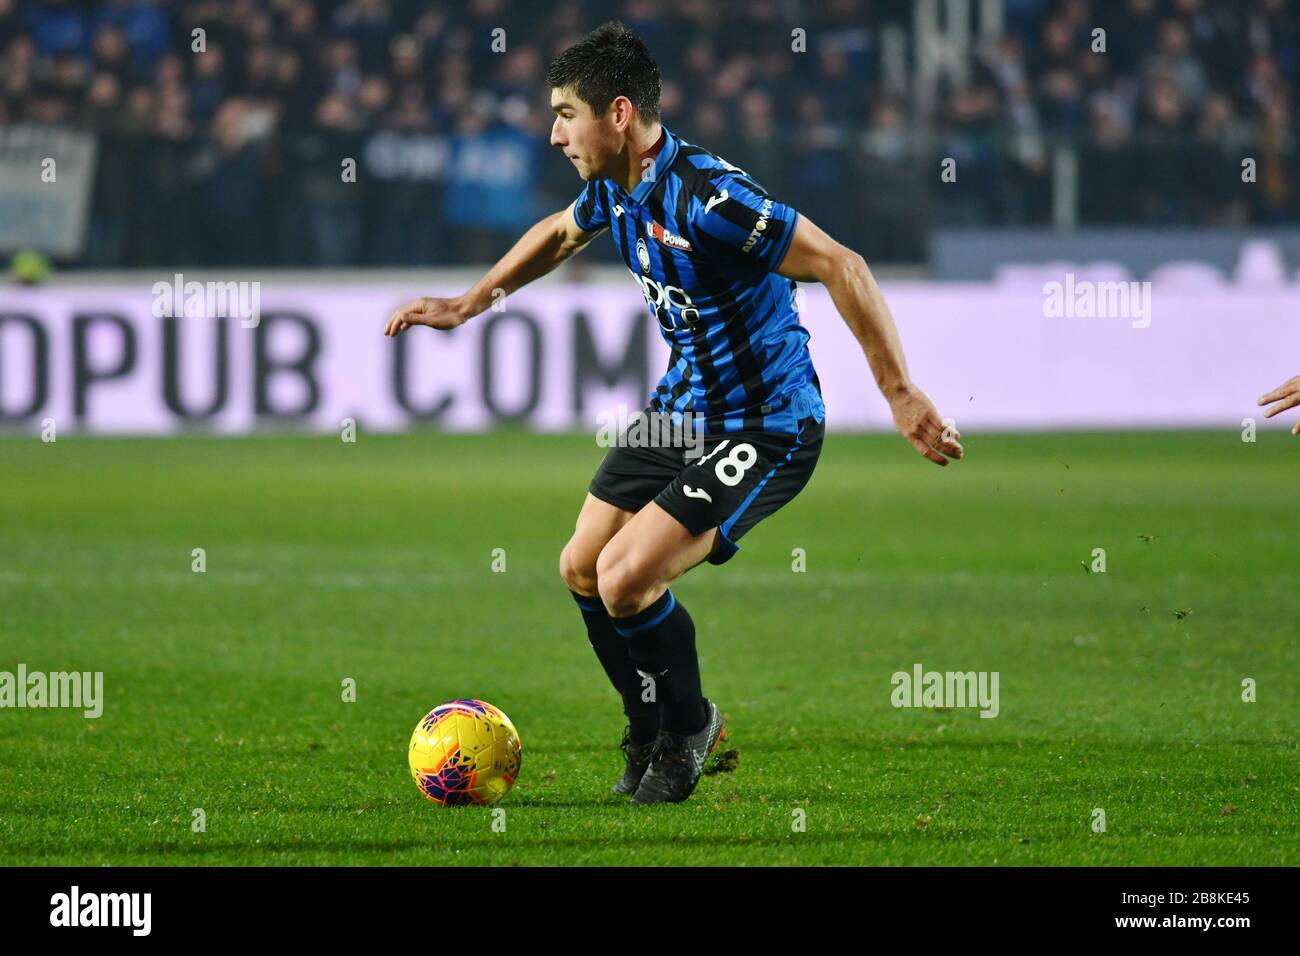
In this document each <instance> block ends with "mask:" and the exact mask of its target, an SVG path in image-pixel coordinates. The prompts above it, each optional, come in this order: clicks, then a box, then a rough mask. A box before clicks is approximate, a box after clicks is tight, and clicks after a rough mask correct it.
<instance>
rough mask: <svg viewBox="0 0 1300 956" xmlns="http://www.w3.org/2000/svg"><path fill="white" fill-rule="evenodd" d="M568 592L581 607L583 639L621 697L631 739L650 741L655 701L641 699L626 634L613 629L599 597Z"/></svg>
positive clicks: (656, 709) (656, 707) (639, 681)
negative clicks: (629, 727)
mask: <svg viewBox="0 0 1300 956" xmlns="http://www.w3.org/2000/svg"><path fill="white" fill-rule="evenodd" d="M569 593H570V594H572V595H573V600H574V601H576V602H577V604H578V608H579V609H580V610H581V611H582V619H583V620H584V621H585V622H586V623H587V640H588V642H589V643H590V644H591V647H592V650H594V651H595V652H596V657H597V658H599V659H600V666H601V667H603V668H605V675H606V676H607V677H608V678H609V682H610V683H611V684H613V685H614V689H615V690H616V691H618V692H619V694H620V695H621V696H622V698H623V713H624V714H626V715H627V722H628V724H629V725H631V728H632V731H631V734H632V742H633V743H634V744H646V743H650V742H651V741H652V740H654V739H655V735H656V734H658V733H659V705H658V704H657V703H656V702H655V701H654V700H649V701H646V700H642V699H641V695H642V693H643V691H644V686H643V684H642V677H641V675H640V674H639V673H637V669H636V665H635V664H633V663H632V658H631V656H630V655H629V654H628V646H627V638H625V637H623V636H622V635H621V634H619V633H618V631H616V630H614V622H613V620H612V619H611V618H610V616H609V613H608V612H607V611H606V610H605V605H604V603H603V602H602V601H601V600H600V598H589V597H584V596H583V595H581V594H579V593H578V592H577V591H570V592H569Z"/></svg>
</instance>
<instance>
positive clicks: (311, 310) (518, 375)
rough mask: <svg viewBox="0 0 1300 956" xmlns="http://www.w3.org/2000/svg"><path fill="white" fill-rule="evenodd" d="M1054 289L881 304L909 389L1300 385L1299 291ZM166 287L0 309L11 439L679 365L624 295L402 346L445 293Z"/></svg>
mask: <svg viewBox="0 0 1300 956" xmlns="http://www.w3.org/2000/svg"><path fill="white" fill-rule="evenodd" d="M1064 278H1065V281H1063V282H1061V283H1056V284H1054V283H1047V284H1044V285H1042V286H1040V285H1038V284H1037V283H1034V284H1024V285H1014V284H1011V285H1008V284H1002V285H995V284H991V283H980V284H939V283H913V282H898V283H891V284H888V285H887V286H886V288H885V292H886V296H887V298H888V300H889V302H890V305H891V307H892V309H893V312H894V316H895V318H896V320H897V323H898V326H899V329H900V333H901V335H902V339H903V343H904V346H905V348H906V352H907V356H908V362H909V365H910V369H911V373H912V376H913V378H914V379H915V381H916V382H917V383H918V384H920V385H921V386H922V387H923V388H924V389H926V391H928V392H929V393H930V395H931V396H932V397H933V398H934V399H935V401H936V403H937V404H938V405H939V407H940V410H941V411H942V412H943V414H944V415H946V416H951V417H952V418H953V419H954V420H955V422H956V424H957V426H958V427H959V428H961V429H963V430H969V429H984V430H994V429H999V430H1003V429H1005V430H1023V429H1033V430H1039V429H1054V428H1164V427H1211V428H1224V429H1239V428H1240V427H1241V422H1242V419H1243V418H1247V417H1254V418H1256V419H1258V421H1259V423H1260V425H1261V426H1262V425H1263V424H1264V421H1263V419H1262V417H1261V416H1260V414H1259V409H1258V408H1257V407H1256V406H1255V399H1256V397H1257V396H1259V395H1260V394H1261V393H1263V392H1264V391H1267V390H1268V389H1271V388H1272V387H1274V386H1275V385H1277V384H1279V383H1281V382H1282V381H1284V380H1285V379H1287V378H1290V377H1291V376H1293V375H1297V374H1300V291H1297V289H1296V287H1294V286H1288V285H1278V286H1275V287H1256V288H1241V287H1231V286H1226V285H1215V284H1209V285H1206V286H1191V287H1188V286H1185V285H1184V286H1165V285H1157V286H1156V287H1155V288H1154V289H1152V288H1151V287H1150V286H1149V285H1146V286H1145V287H1143V286H1144V285H1145V284H1141V283H1131V284H1130V283H1109V284H1108V283H1104V282H1094V283H1091V284H1089V283H1088V282H1085V281H1083V280H1080V281H1078V282H1075V281H1074V277H1073V276H1067V277H1064ZM168 282H169V285H167V287H166V288H164V287H163V286H162V285H159V286H153V287H151V286H150V285H148V284H147V283H142V284H141V286H140V287H138V288H136V287H129V286H123V285H111V286H110V285H105V286H103V287H94V286H76V287H63V288H60V287H46V288H31V289H24V288H10V289H5V290H3V291H0V427H2V428H3V429H4V430H6V431H10V432H14V431H17V432H20V433H21V432H34V431H37V430H39V429H40V427H41V423H42V422H43V421H44V420H46V419H53V420H54V421H55V423H56V424H57V425H58V426H59V428H60V430H62V429H64V428H71V429H72V430H73V431H82V432H89V433H105V434H170V433H177V432H182V431H187V430H195V429H200V430H206V431H212V432H216V433H244V432H249V431H253V430H257V429H259V428H274V427H283V426H285V425H289V426H293V427H298V428H303V429H310V430H316V431H322V432H337V431H339V429H340V428H342V427H344V423H345V420H347V419H352V420H354V421H355V422H356V424H357V427H358V428H360V429H363V430H364V429H368V430H372V431H394V430H402V429H408V428H413V427H422V426H423V427H438V428H445V429H448V430H478V429H484V428H489V427H492V426H494V425H497V424H505V423H517V424H523V425H526V426H528V427H532V428H537V429H541V430H560V429H574V430H594V429H596V428H598V427H599V425H600V423H601V421H602V416H608V415H610V414H614V413H616V411H617V409H618V408H619V406H620V405H622V406H625V407H626V408H627V409H628V410H633V411H634V410H636V409H638V408H640V407H642V406H643V405H644V402H645V399H646V397H647V396H648V395H649V393H650V391H652V390H653V387H654V383H655V382H656V381H657V379H658V377H659V375H660V374H661V373H662V371H663V369H664V367H665V365H666V363H667V358H668V350H667V346H666V345H665V344H664V343H663V341H662V339H661V338H660V336H659V330H658V325H657V324H656V322H655V320H654V318H653V317H651V316H650V315H649V314H648V313H647V311H646V307H645V302H644V300H643V298H642V297H641V295H640V293H639V291H638V289H637V287H636V285H635V284H634V283H632V282H630V281H629V282H628V283H627V284H626V288H624V287H622V286H619V285H610V284H604V283H602V284H598V285H565V284H560V283H550V284H545V285H542V286H538V287H535V288H532V289H528V290H524V291H522V292H519V293H516V294H515V295H513V296H511V297H510V298H509V299H508V300H505V301H504V302H503V303H502V305H503V308H502V310H501V311H489V312H486V313H484V314H483V315H481V316H479V317H478V318H476V319H474V320H472V321H471V322H470V323H468V324H467V325H465V326H462V327H461V328H459V329H457V330H455V331H453V332H450V333H446V332H438V333H435V332H432V331H430V330H428V329H417V330H415V331H414V334H411V333H408V334H407V335H405V336H402V337H401V338H400V339H398V340H393V339H388V338H385V337H384V336H383V334H382V331H383V327H384V324H385V322H386V319H387V317H388V315H389V314H390V312H391V311H392V310H393V309H394V308H395V307H396V306H397V305H398V304H400V303H401V302H403V301H405V300H407V299H409V298H412V297H414V296H415V295H419V294H439V293H440V292H441V293H443V294H448V293H451V292H452V291H458V290H451V289H445V288H444V289H439V288H438V286H437V285H436V284H432V285H430V286H427V287H425V288H409V287H401V286H396V285H373V286H367V285H357V284H339V285H337V286H330V285H329V284H328V283H325V282H322V283H319V284H310V285H308V284H296V285H277V284H275V283H271V282H264V283H262V284H261V285H260V286H255V284H251V283H250V284H248V285H249V286H255V287H250V288H242V287H241V288H227V289H215V290H214V289H210V288H205V289H202V290H198V291H196V290H194V289H191V290H190V292H194V294H193V295H191V294H190V292H185V291H184V289H185V287H184V286H182V285H181V284H180V283H175V284H170V283H171V280H170V277H169V280H168ZM228 285H230V286H232V287H233V286H234V285H235V284H234V283H230V284H228ZM1120 285H1123V286H1126V287H1127V286H1130V285H1131V286H1132V288H1131V289H1130V288H1124V289H1119V288H1117V287H1118V286H1120ZM168 290H173V291H174V292H175V294H174V295H173V292H172V291H168ZM200 291H201V293H202V294H199V292H200ZM801 293H802V302H801V320H802V321H803V322H804V324H805V325H806V326H807V327H808V329H809V330H810V332H811V333H812V340H811V344H810V348H811V349H812V354H813V360H814V362H815V364H816V366H817V369H818V372H819V376H820V380H821V384H822V389H823V394H824V396H825V401H826V405H827V408H828V416H829V427H830V428H832V429H842V430H853V429H886V428H889V427H891V422H890V417H889V409H888V407H887V406H886V404H885V402H884V401H883V399H882V398H881V397H880V395H879V394H878V393H877V391H876V388H875V384H874V381H873V379H872V376H871V372H870V369H869V367H868V365H867V362H866V359H865V358H864V356H863V354H862V351H861V349H860V347H859V346H858V344H857V342H856V341H855V339H854V338H853V336H852V334H851V332H850V331H849V329H848V327H847V326H846V325H845V323H844V322H843V320H842V319H841V318H840V317H839V315H838V314H837V313H836V311H835V309H834V307H833V305H832V303H831V301H830V299H829V297H828V296H827V294H826V292H825V290H824V289H822V288H821V287H820V286H814V287H809V288H807V289H804V290H801ZM169 313H173V314H179V317H171V316H169ZM213 316H227V318H224V319H218V318H214V317H213Z"/></svg>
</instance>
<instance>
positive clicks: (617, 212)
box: [614, 203, 623, 219]
mask: <svg viewBox="0 0 1300 956" xmlns="http://www.w3.org/2000/svg"><path fill="white" fill-rule="evenodd" d="M621 215H623V207H622V206H621V205H619V204H618V203H615V204H614V218H615V219H617V218H618V217H619V216H621Z"/></svg>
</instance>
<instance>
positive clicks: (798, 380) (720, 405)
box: [574, 126, 826, 432]
mask: <svg viewBox="0 0 1300 956" xmlns="http://www.w3.org/2000/svg"><path fill="white" fill-rule="evenodd" d="M663 135H664V137H665V141H664V144H663V147H662V148H661V149H660V151H659V154H658V156H657V157H656V158H655V163H654V167H653V170H652V171H651V170H649V169H647V175H646V177H645V178H644V179H643V180H642V181H641V182H640V183H638V184H637V187H636V188H635V189H634V190H632V192H631V193H628V192H627V191H626V190H625V189H623V188H622V187H621V186H619V185H617V184H615V183H614V182H612V181H611V180H592V181H591V182H589V183H588V184H587V188H586V189H585V190H584V191H583V193H582V195H580V196H579V197H578V201H577V203H576V205H575V206H574V218H575V219H576V221H577V223H578V226H579V228H581V229H583V230H585V231H587V232H598V231H600V230H602V229H606V228H608V229H609V230H610V232H611V233H612V234H613V237H614V241H615V243H616V244H617V245H618V248H619V251H620V252H621V253H622V255H623V261H624V262H626V263H627V267H628V269H629V270H631V272H632V275H633V276H634V277H635V278H636V280H637V282H638V283H639V284H640V285H641V291H642V293H643V294H644V295H645V300H646V303H647V305H648V306H649V307H650V311H651V312H652V313H653V314H654V316H655V318H656V319H657V320H658V321H659V328H660V330H661V332H662V334H663V337H664V340H665V341H666V342H667V343H668V347H669V349H671V355H670V357H669V361H668V370H667V371H666V372H665V373H664V376H663V378H662V379H660V381H659V385H658V387H657V388H656V390H655V392H654V394H653V395H652V396H650V407H651V408H652V409H653V410H655V411H658V412H667V413H672V412H681V413H688V412H689V413H693V414H694V415H696V416H699V420H700V421H702V422H703V427H704V430H705V431H706V432H724V431H741V430H746V431H751V430H759V431H782V432H797V431H798V430H799V422H801V421H803V420H804V419H805V418H808V417H809V416H812V417H813V418H814V419H816V420H817V421H819V422H820V421H821V420H822V419H823V418H824V417H825V414H826V410H825V406H824V405H823V404H822V398H821V389H820V386H819V384H818V382H817V374H816V372H815V371H814V369H813V364H812V356H811V355H810V354H809V352H808V337H809V336H808V330H807V329H805V328H804V327H803V326H802V325H800V323H799V316H798V313H797V310H796V303H795V283H794V281H793V280H791V279H787V278H786V277H784V276H782V275H779V274H778V273H777V272H776V269H777V267H778V266H780V264H781V260H782V259H783V258H784V257H785V253H786V250H787V249H788V248H789V247H790V241H791V239H792V238H793V236H794V229H795V223H796V221H797V220H798V213H797V212H795V211H794V210H793V209H791V208H790V207H789V206H786V205H783V204H781V203H778V202H776V201H775V200H774V199H772V197H771V196H769V195H768V194H767V193H766V192H765V191H764V190H763V188H762V187H761V186H759V185H758V183H756V182H754V181H753V180H752V179H751V178H750V177H749V176H748V174H746V173H745V171H744V170H742V169H738V168H736V167H735V166H732V165H731V164H730V163H728V162H726V161H725V160H723V159H720V158H719V157H717V156H715V155H714V154H713V153H710V152H709V151H708V150H706V149H702V148H701V147H699V146H693V145H691V144H690V143H687V142H685V141H684V140H682V139H680V138H679V137H677V136H675V135H674V134H673V133H672V132H670V131H669V130H668V128H667V127H666V126H665V127H663ZM674 417H676V416H674Z"/></svg>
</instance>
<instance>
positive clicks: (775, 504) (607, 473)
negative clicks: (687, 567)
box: [589, 418, 825, 564]
mask: <svg viewBox="0 0 1300 956" xmlns="http://www.w3.org/2000/svg"><path fill="white" fill-rule="evenodd" d="M824 432H825V425H824V423H823V422H818V421H817V420H816V419H813V418H806V419H804V420H803V421H802V422H800V423H799V432H798V434H790V433H789V432H762V431H740V432H723V433H719V434H710V435H705V436H704V447H703V449H702V450H701V449H699V448H698V445H697V447H696V449H694V450H695V451H696V452H697V454H696V456H695V457H694V458H689V459H688V458H687V457H686V455H687V452H688V450H690V449H687V448H686V447H641V448H635V447H629V446H627V445H625V444H622V441H623V439H622V438H620V444H619V445H618V446H616V447H614V448H611V449H610V450H609V452H608V453H607V454H606V455H605V460H604V461H602V462H601V463H600V468H598V469H597V470H596V476H595V477H594V478H592V479H591V485H590V487H589V490H590V491H591V493H592V494H593V495H595V496H596V497H597V498H599V499H600V500H601V501H605V502H608V503H609V504H611V505H613V506H614V507H616V508H622V509H623V510H624V511H632V512H637V511H640V510H641V509H642V508H644V507H645V506H646V504H648V503H649V502H651V501H654V502H655V503H657V504H658V505H659V507H661V508H663V509H664V511H666V512H668V513H669V514H670V515H672V516H673V517H674V518H676V519H677V520H678V521H679V522H681V524H682V526H683V527H685V528H686V530H687V531H689V532H690V533H691V534H693V535H699V534H703V533H704V532H706V531H708V530H709V529H710V528H720V529H721V531H722V543H721V547H719V548H718V550H717V551H716V552H714V553H713V554H711V555H710V556H709V562H710V563H711V564H722V563H723V562H725V561H728V560H730V558H731V557H732V555H734V554H735V553H736V552H737V551H738V550H739V547H738V546H737V544H736V542H737V541H739V540H740V539H741V537H742V536H743V535H744V534H745V532H747V531H748V530H749V529H750V528H752V527H754V525H756V524H758V523H759V522H760V521H762V520H763V519H764V518H766V517H768V516H769V515H771V514H774V513H775V512H776V511H777V509H779V508H780V507H781V506H782V505H784V504H785V503H786V502H788V501H790V500H791V499H792V498H794V496H795V495H797V494H799V492H800V491H802V490H803V486H804V485H806V484H808V479H809V478H811V477H812V473H813V469H814V468H815V467H816V466H817V457H818V456H819V455H820V454H821V450H822V436H823V433H824Z"/></svg>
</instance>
